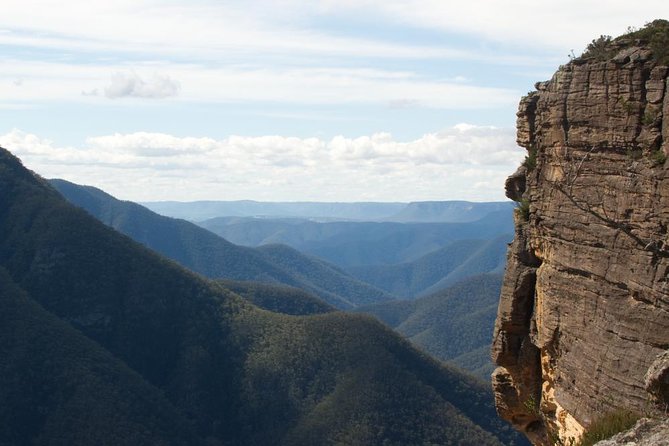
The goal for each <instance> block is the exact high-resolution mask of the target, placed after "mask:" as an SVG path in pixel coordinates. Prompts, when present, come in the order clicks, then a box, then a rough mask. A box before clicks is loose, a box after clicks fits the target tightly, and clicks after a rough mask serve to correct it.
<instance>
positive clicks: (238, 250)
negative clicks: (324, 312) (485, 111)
mask: <svg viewBox="0 0 669 446" xmlns="http://www.w3.org/2000/svg"><path fill="white" fill-rule="evenodd" d="M50 183H51V185H52V186H53V187H55V188H56V189H57V190H58V191H59V192H60V193H61V194H63V196H64V197H65V198H67V199H68V200H69V201H70V202H71V203H73V204H75V205H77V206H79V207H81V208H83V209H85V210H86V211H87V212H89V213H90V214H91V215H93V216H94V217H96V218H98V219H99V220H100V221H102V222H103V223H105V224H106V225H108V226H110V227H112V228H114V229H116V230H118V231H119V232H122V233H124V234H126V235H127V236H129V237H131V238H132V239H133V240H136V241H138V242H140V243H142V244H143V245H145V246H146V247H148V248H150V249H152V250H154V251H156V252H158V253H160V254H163V255H164V256H166V257H169V258H170V259H173V260H175V261H177V262H178V263H180V264H181V265H183V266H185V267H187V268H189V269H191V270H193V271H195V272H197V273H200V274H203V275H205V276H207V277H210V278H214V279H230V280H244V281H251V280H252V281H260V282H266V283H280V284H284V285H290V286H293V287H297V288H301V289H303V290H307V291H309V292H311V293H314V294H316V295H317V296H318V297H320V298H322V299H323V300H325V301H326V302H328V303H329V304H331V305H334V306H336V307H338V308H344V309H348V308H353V307H355V306H357V305H361V304H368V303H372V302H380V301H385V300H390V299H392V297H391V296H390V295H388V294H387V293H386V292H384V291H381V290H380V289H377V288H374V287H372V286H370V285H368V284H363V283H361V282H360V281H359V280H358V279H355V278H353V277H351V276H349V275H348V274H347V273H345V272H344V271H342V270H340V269H338V268H334V267H331V266H330V265H327V264H326V263H325V262H323V261H321V260H318V259H314V258H312V257H308V256H303V255H301V254H299V253H297V252H294V251H292V250H283V251H281V253H284V254H285V255H286V256H287V257H289V259H283V258H282V256H281V255H280V254H281V253H279V252H274V255H271V256H270V255H268V253H267V252H265V251H263V250H258V249H252V248H248V247H243V246H237V245H234V244H232V243H230V242H228V241H227V240H224V239H222V238H221V237H218V236H217V235H215V234H213V233H211V232H209V231H207V230H205V229H202V228H200V227H198V226H197V225H195V224H193V223H190V222H187V221H185V220H177V219H173V218H168V217H163V216H160V215H158V214H156V213H154V212H152V211H150V210H148V209H146V208H145V207H143V206H140V205H138V204H136V203H132V202H128V201H120V200H117V199H116V198H114V197H112V196H111V195H109V194H107V193H105V192H103V191H101V190H99V189H96V188H94V187H89V186H80V185H77V184H73V183H70V182H67V181H63V180H51V181H50Z"/></svg>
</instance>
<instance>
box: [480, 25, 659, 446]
mask: <svg viewBox="0 0 669 446" xmlns="http://www.w3.org/2000/svg"><path fill="white" fill-rule="evenodd" d="M606 50H607V52H606V55H605V56H603V55H602V54H596V55H591V56H584V57H582V58H579V59H575V60H572V61H571V62H570V63H568V64H566V65H564V66H562V67H560V69H559V70H558V71H557V73H556V74H555V75H554V76H553V78H552V79H551V80H550V81H547V82H542V83H538V84H536V89H537V90H536V91H534V92H531V93H530V94H528V95H527V96H526V97H524V98H523V99H522V100H521V102H520V107H519V111H518V115H517V116H518V121H517V128H518V135H517V137H518V144H519V145H521V146H523V147H525V148H526V149H527V150H528V160H527V161H526V162H525V164H524V166H523V167H522V168H521V169H519V170H518V171H517V172H516V173H515V174H514V175H512V176H511V177H510V178H509V179H508V180H507V183H506V190H507V195H508V196H509V197H510V198H512V199H514V200H516V201H518V202H520V204H519V209H518V211H517V212H516V237H515V240H514V242H513V243H512V245H511V246H510V248H509V252H508V263H507V271H506V276H505V280H504V285H503V288H502V294H501V300H500V304H499V311H498V317H497V322H496V327H495V334H494V340H493V349H492V356H493V360H494V362H495V363H496V364H497V365H498V366H499V367H498V368H497V370H496V371H495V373H494V374H493V387H494V390H495V393H496V404H497V409H498V412H499V413H500V415H501V416H502V417H503V418H505V419H507V420H509V421H511V422H512V423H513V424H514V426H516V428H518V429H520V430H521V431H524V432H525V433H526V434H527V436H528V437H529V438H530V440H531V441H532V442H533V443H535V444H554V443H556V442H559V441H562V442H563V443H564V444H569V441H570V440H569V439H570V438H574V439H576V438H578V437H579V436H580V435H581V434H582V433H583V432H584V430H586V429H587V428H588V426H589V424H590V423H591V422H592V421H593V420H596V419H597V418H598V417H600V416H602V415H603V414H606V413H608V412H610V411H613V410H615V409H619V408H625V409H631V410H637V411H640V412H642V411H648V410H649V407H652V406H653V405H655V407H660V406H664V405H666V404H668V403H669V401H668V398H669V397H668V392H669V391H668V390H667V385H668V384H667V381H668V380H669V364H668V363H667V361H666V355H665V356H662V354H663V353H664V352H665V351H667V349H669V277H668V276H669V232H668V227H669V162H668V161H666V159H667V155H669V80H668V77H667V76H668V73H669V68H668V67H667V66H666V65H664V63H665V62H664V61H663V60H658V58H657V57H655V55H654V53H653V49H652V48H651V47H649V46H648V45H645V44H644V42H640V41H639V40H636V41H635V40H634V39H631V38H628V39H623V38H619V39H616V40H614V41H613V42H610V43H609V45H608V47H607V48H606ZM663 357H664V358H665V359H664V360H663V359H662V358H663ZM663 361H664V362H663ZM649 369H652V370H649ZM647 373H648V374H650V375H653V373H654V375H653V376H654V378H652V377H648V378H647V377H646V375H647ZM647 380H649V381H648V383H647ZM651 381H652V382H651ZM647 384H648V386H649V390H652V391H653V396H651V395H649V393H647V392H646V390H645V387H646V385H647Z"/></svg>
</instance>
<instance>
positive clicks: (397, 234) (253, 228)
mask: <svg viewBox="0 0 669 446" xmlns="http://www.w3.org/2000/svg"><path fill="white" fill-rule="evenodd" d="M512 214H513V207H511V206H509V207H505V208H504V209H502V210H497V211H492V212H490V213H488V214H486V215H485V216H484V217H482V218H481V219H479V220H477V221H473V222H469V223H389V222H385V223H377V222H329V223H319V222H313V221H307V220H304V219H259V218H241V217H219V218H215V219H211V220H206V221H204V222H200V223H199V225H200V226H202V227H204V228H206V229H208V230H210V231H212V232H214V233H216V234H218V235H220V236H221V237H223V238H225V239H226V240H230V241H232V242H233V243H237V244H239V245H245V246H260V245H264V244H275V243H281V244H286V245H289V246H291V247H293V248H295V249H297V250H298V251H300V252H303V253H307V254H311V255H314V256H317V257H319V258H322V259H324V260H326V261H328V262H331V263H334V264H336V265H338V266H340V267H342V268H349V267H357V266H369V265H394V264H399V263H407V262H412V261H416V260H418V259H420V258H421V257H423V256H425V255H427V254H429V253H432V252H435V251H437V250H439V249H442V248H445V247H447V246H448V245H450V244H452V243H454V242H456V241H460V240H490V239H493V238H496V237H498V236H501V235H505V234H512V233H513V217H512Z"/></svg>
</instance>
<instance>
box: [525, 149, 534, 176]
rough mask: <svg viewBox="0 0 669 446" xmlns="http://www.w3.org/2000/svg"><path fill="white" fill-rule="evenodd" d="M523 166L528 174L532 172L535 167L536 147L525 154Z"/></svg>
mask: <svg viewBox="0 0 669 446" xmlns="http://www.w3.org/2000/svg"><path fill="white" fill-rule="evenodd" d="M523 166H525V167H526V168H527V171H528V172H532V171H533V170H534V168H535V167H537V149H536V147H532V148H530V150H528V152H527V156H526V157H525V160H523Z"/></svg>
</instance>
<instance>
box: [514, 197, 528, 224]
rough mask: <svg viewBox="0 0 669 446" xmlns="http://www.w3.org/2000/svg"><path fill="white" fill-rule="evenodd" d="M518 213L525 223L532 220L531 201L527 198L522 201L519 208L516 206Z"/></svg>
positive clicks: (518, 205)
mask: <svg viewBox="0 0 669 446" xmlns="http://www.w3.org/2000/svg"><path fill="white" fill-rule="evenodd" d="M516 212H517V213H518V215H519V216H520V218H521V219H522V220H523V221H529V220H530V200H528V199H527V198H523V199H521V200H520V201H519V202H518V204H517V206H516Z"/></svg>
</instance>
